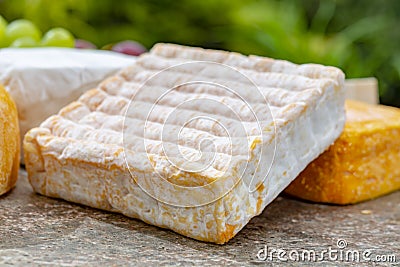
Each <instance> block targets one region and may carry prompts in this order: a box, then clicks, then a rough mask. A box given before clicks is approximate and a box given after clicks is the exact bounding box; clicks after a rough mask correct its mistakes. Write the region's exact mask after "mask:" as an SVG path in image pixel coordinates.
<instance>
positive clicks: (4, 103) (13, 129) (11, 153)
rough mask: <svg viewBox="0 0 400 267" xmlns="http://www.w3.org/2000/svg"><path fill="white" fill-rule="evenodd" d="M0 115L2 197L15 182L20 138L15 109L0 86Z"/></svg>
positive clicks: (0, 183) (0, 189) (0, 192)
mask: <svg viewBox="0 0 400 267" xmlns="http://www.w3.org/2000/svg"><path fill="white" fill-rule="evenodd" d="M0 114H1V117H0V159H1V160H0V195H2V194H4V193H6V192H7V191H8V190H10V189H11V188H12V187H13V186H14V185H15V183H16V182H17V178H18V169H19V160H20V153H19V151H20V138H19V128H18V115H17V108H16V106H15V103H14V101H13V100H12V99H11V97H10V95H9V94H8V93H7V91H6V90H5V89H4V87H3V86H2V85H1V84H0Z"/></svg>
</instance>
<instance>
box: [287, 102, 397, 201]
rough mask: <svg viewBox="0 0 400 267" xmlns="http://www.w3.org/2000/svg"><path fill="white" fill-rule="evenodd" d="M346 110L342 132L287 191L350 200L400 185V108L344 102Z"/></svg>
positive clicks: (312, 197) (315, 197) (305, 196)
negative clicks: (345, 119)
mask: <svg viewBox="0 0 400 267" xmlns="http://www.w3.org/2000/svg"><path fill="white" fill-rule="evenodd" d="M346 112H347V121H346V125H345V129H344V131H343V133H342V135H341V136H340V137H339V139H338V140H337V141H336V142H335V143H334V144H333V145H332V146H331V147H330V148H329V149H328V150H327V151H326V152H324V153H323V154H322V155H321V156H320V157H319V158H318V159H316V160H315V161H313V162H312V163H311V164H310V165H309V166H308V167H307V168H306V169H305V170H304V171H303V172H302V173H301V174H300V175H299V177H298V178H297V179H296V180H295V181H294V182H293V183H292V184H291V185H290V186H289V187H288V188H287V189H286V192H287V193H289V194H290V195H293V196H296V197H299V198H302V199H307V200H311V201H316V202H326V203H333V204H352V203H357V202H360V201H364V200H368V199H372V198H376V197H379V196H382V195H384V194H387V193H390V192H392V191H395V190H399V189H400V164H399V163H400V138H399V137H400V109H398V108H394V107H387V106H383V105H371V104H366V103H362V102H356V101H352V100H347V101H346Z"/></svg>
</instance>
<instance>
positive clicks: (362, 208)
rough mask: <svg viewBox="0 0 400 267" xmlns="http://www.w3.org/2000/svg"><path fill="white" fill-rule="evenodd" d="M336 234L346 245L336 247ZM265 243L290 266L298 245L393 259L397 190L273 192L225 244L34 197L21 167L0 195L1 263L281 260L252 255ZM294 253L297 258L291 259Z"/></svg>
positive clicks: (399, 251)
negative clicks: (357, 200)
mask: <svg viewBox="0 0 400 267" xmlns="http://www.w3.org/2000/svg"><path fill="white" fill-rule="evenodd" d="M338 240H342V243H340V244H339V245H345V243H344V242H347V246H346V247H345V248H343V249H338V246H337V242H338ZM265 246H267V248H268V252H269V253H271V251H272V250H273V249H275V250H277V249H282V250H284V251H286V254H283V252H281V253H282V254H281V256H282V257H281V258H282V260H285V259H287V260H288V263H290V264H291V265H312V264H313V262H311V261H309V260H308V258H307V255H304V250H307V251H315V253H316V257H317V260H318V261H319V257H320V256H321V253H322V252H323V251H324V250H328V249H329V248H331V249H335V250H338V251H339V252H338V253H337V254H335V252H332V253H333V254H332V258H331V259H330V258H329V255H328V253H325V255H324V256H325V257H324V260H323V265H324V266H337V265H339V264H340V265H342V264H344V265H350V266H353V265H354V266H356V265H359V264H360V263H357V262H356V261H353V260H352V258H351V256H346V255H349V253H348V252H349V251H357V252H356V253H359V254H360V256H361V259H362V253H363V252H365V253H367V254H366V256H369V258H371V260H375V259H377V256H385V255H389V256H390V255H394V256H395V257H396V261H397V264H400V192H396V193H393V194H390V195H387V196H384V197H382V198H379V199H376V200H373V201H369V202H365V203H361V204H358V205H353V206H330V205H320V204H312V203H307V202H302V201H299V200H295V199H290V198H286V197H279V198H277V199H276V200H275V201H274V202H273V203H272V204H271V205H269V206H268V207H267V208H266V209H265V210H264V212H263V213H262V214H261V215H260V216H258V217H255V218H254V219H253V220H251V221H250V223H249V224H248V225H247V226H246V227H245V228H244V229H243V230H242V231H241V232H240V233H239V234H238V235H237V236H236V237H235V238H234V239H232V240H231V241H230V242H229V243H227V244H226V245H214V244H209V243H203V242H198V241H195V240H192V239H189V238H185V237H183V236H180V235H178V234H175V233H173V232H171V231H168V230H164V229H160V228H157V227H154V226H150V225H147V224H145V223H143V222H141V221H138V220H134V219H130V218H127V217H124V216H122V215H119V214H114V213H109V212H103V211H100V210H96V209H92V208H88V207H84V206H80V205H76V204H72V203H68V202H66V201H62V200H57V199H50V198H47V197H44V196H40V195H37V194H35V193H34V192H33V191H32V189H31V187H30V185H29V183H28V181H27V178H26V173H25V171H23V170H22V171H21V174H20V179H19V181H18V184H17V187H16V188H14V190H12V191H11V192H10V193H8V194H6V195H4V196H1V197H0V265H1V266H3V265H24V266H25V265H41V266H42V265H46V266H48V265H61V266H75V265H85V266H91V265H92V266H94V265H96V266H109V265H136V266H137V265H139V266H141V265H143V263H147V264H148V265H149V266H153V265H168V266H170V265H178V266H188V265H189V266H190V265H200V266H219V265H227V266H244V265H265V264H271V263H276V264H282V262H280V261H279V259H278V257H277V256H278V255H277V253H274V255H273V258H272V259H270V258H267V259H266V260H265V261H262V260H259V259H258V257H257V253H258V252H259V250H260V249H263V248H265ZM292 250H293V251H294V252H293V251H292ZM289 253H291V254H290V255H291V257H290V258H289ZM296 253H297V254H298V258H299V259H300V261H293V259H295V258H296V257H297V256H296V255H297V254H296ZM368 253H370V254H368ZM341 254H342V255H343V256H342V259H343V260H344V261H341V260H340V255H341ZM259 255H260V256H263V253H261V254H259ZM302 255H304V256H305V259H302ZM335 255H338V260H335V257H334V256H335ZM303 258H304V257H303ZM346 258H348V259H349V261H346ZM362 260H363V259H362ZM365 264H368V265H375V264H376V262H369V263H367V262H364V265H365ZM385 264H388V263H385ZM394 264H396V263H394Z"/></svg>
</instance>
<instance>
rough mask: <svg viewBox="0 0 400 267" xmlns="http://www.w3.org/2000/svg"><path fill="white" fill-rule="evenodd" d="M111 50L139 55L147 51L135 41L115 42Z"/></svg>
mask: <svg viewBox="0 0 400 267" xmlns="http://www.w3.org/2000/svg"><path fill="white" fill-rule="evenodd" d="M111 50H112V51H115V52H119V53H123V54H127V55H131V56H139V55H140V54H143V53H145V52H147V49H146V48H145V47H144V46H143V45H141V44H139V43H138V42H135V41H123V42H119V43H117V44H115V45H114V46H113V47H112V49H111Z"/></svg>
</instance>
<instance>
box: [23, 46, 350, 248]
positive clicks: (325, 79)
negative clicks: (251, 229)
mask: <svg viewBox="0 0 400 267" xmlns="http://www.w3.org/2000/svg"><path fill="white" fill-rule="evenodd" d="M343 83H344V75H343V73H342V72H341V71H340V70H338V69H336V68H333V67H324V66H320V65H314V64H306V65H295V64H292V63H289V62H286V61H279V60H272V59H269V58H263V57H257V56H243V55H240V54H237V53H229V52H224V51H213V50H204V49H201V48H190V47H183V46H178V45H171V44H158V45H156V46H155V47H154V48H153V49H152V50H151V52H150V53H148V54H145V55H142V56H141V57H139V58H138V59H137V61H136V62H135V64H134V65H132V66H130V67H128V68H125V69H123V70H122V71H120V72H119V73H118V75H116V76H114V77H111V78H109V79H106V80H105V81H104V82H103V83H101V84H100V85H99V86H98V87H97V88H96V89H93V90H91V91H88V92H87V93H85V94H84V95H82V96H81V97H80V99H79V100H78V101H76V102H73V103H71V104H70V105H68V106H66V107H65V108H63V109H62V110H61V111H60V112H59V113H58V114H57V115H54V116H52V117H50V118H48V119H47V120H46V121H45V122H43V123H42V124H41V126H40V127H39V128H35V129H33V130H31V131H30V132H29V133H28V134H27V135H26V137H25V141H24V151H25V160H26V167H27V171H28V174H29V179H30V182H31V184H32V186H33V188H34V189H35V190H36V191H37V192H39V193H41V194H44V195H48V196H51V197H59V198H63V199H66V200H69V201H73V202H77V203H82V204H85V205H89V206H92V207H96V208H101V209H106V210H111V211H116V212H121V213H123V214H125V215H127V216H130V217H134V218H139V219H141V220H143V221H145V222H148V223H151V224H154V225H157V226H160V227H164V228H169V229H172V230H174V231H176V232H178V233H181V234H183V235H186V236H189V237H192V238H195V239H198V240H203V241H210V242H215V243H219V244H222V243H225V242H227V241H228V240H229V239H231V238H232V237H233V236H234V235H235V234H236V233H237V232H239V230H240V229H242V228H243V227H244V226H245V225H246V224H247V222H248V221H249V220H250V219H251V218H252V217H254V216H255V215H258V214H259V213H261V212H262V210H263V209H264V207H265V206H266V205H267V204H269V203H270V202H271V201H272V200H273V199H274V198H275V197H276V196H277V195H278V194H279V193H280V192H281V191H282V190H283V189H284V188H285V187H286V186H287V185H288V184H289V183H290V182H291V181H292V180H293V179H294V178H295V177H296V176H297V175H298V174H299V173H300V172H301V171H302V170H303V169H304V168H305V167H306V166H307V164H308V163H309V162H311V161H312V160H313V159H315V158H316V157H317V156H318V155H319V154H320V153H322V152H323V151H324V150H325V149H326V148H327V147H328V146H329V145H330V144H332V142H333V141H334V140H335V139H336V138H337V137H338V136H339V134H340V133H341V131H342V128H343V125H344V120H345V116H344V90H343Z"/></svg>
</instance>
